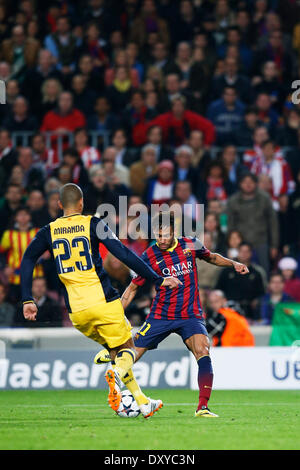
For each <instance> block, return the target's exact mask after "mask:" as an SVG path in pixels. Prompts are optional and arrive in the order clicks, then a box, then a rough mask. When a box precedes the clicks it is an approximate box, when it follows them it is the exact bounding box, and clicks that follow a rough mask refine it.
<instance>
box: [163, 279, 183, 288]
mask: <svg viewBox="0 0 300 470" xmlns="http://www.w3.org/2000/svg"><path fill="white" fill-rule="evenodd" d="M181 284H182V282H181V281H179V279H178V278H177V277H173V276H169V277H165V278H164V282H163V284H162V285H163V286H164V287H170V289H175V288H176V287H178V286H180V285H181Z"/></svg>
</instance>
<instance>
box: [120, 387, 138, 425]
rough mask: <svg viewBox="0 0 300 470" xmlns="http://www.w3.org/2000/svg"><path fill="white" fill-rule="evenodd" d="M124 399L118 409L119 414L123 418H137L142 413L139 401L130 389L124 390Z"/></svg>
mask: <svg viewBox="0 0 300 470" xmlns="http://www.w3.org/2000/svg"><path fill="white" fill-rule="evenodd" d="M121 393H122V400H121V403H120V405H119V408H118V410H117V415H118V416H120V417H121V418H136V417H137V416H138V415H139V414H140V409H139V407H138V404H137V402H136V401H135V399H134V398H133V396H132V394H131V393H130V391H129V390H123V392H121Z"/></svg>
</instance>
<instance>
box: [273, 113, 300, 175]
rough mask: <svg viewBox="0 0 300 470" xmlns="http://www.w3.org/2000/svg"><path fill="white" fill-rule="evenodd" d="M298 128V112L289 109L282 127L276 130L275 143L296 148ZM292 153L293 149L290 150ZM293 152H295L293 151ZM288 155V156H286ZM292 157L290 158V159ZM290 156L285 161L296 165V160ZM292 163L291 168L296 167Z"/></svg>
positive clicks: (299, 124) (299, 126)
mask: <svg viewBox="0 0 300 470" xmlns="http://www.w3.org/2000/svg"><path fill="white" fill-rule="evenodd" d="M299 128H300V110H299V109H297V108H291V109H289V110H288V111H287V112H286V116H285V119H284V122H283V124H282V126H280V128H279V129H278V136H277V137H276V142H277V143H278V144H279V145H280V146H283V147H297V146H298V145H299ZM291 150H292V151H293V149H291ZM294 151H295V150H294ZM288 155H289V154H288ZM291 157H292V158H291ZM293 157H294V155H293V154H290V155H289V157H287V160H289V158H291V161H292V162H293V163H294V162H295V163H296V162H297V163H298V159H297V158H296V157H294V158H293ZM295 163H294V165H293V168H294V167H295V166H296V165H295Z"/></svg>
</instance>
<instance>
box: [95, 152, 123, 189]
mask: <svg viewBox="0 0 300 470" xmlns="http://www.w3.org/2000/svg"><path fill="white" fill-rule="evenodd" d="M116 159H117V151H116V149H115V148H114V147H113V146H110V147H106V149H105V151H104V153H103V158H102V165H104V163H107V162H112V163H113V165H112V166H111V165H109V166H108V167H107V170H108V168H111V170H108V171H109V174H110V176H111V175H112V173H113V174H114V175H115V176H116V177H117V179H118V180H119V182H120V183H121V184H124V185H125V186H128V185H129V169H128V168H127V166H125V165H122V164H121V163H118V162H116Z"/></svg>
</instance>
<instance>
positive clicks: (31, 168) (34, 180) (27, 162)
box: [18, 147, 45, 191]
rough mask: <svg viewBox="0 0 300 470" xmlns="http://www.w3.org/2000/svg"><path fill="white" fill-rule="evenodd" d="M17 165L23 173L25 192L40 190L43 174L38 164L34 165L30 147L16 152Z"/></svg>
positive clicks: (21, 148)
mask: <svg viewBox="0 0 300 470" xmlns="http://www.w3.org/2000/svg"><path fill="white" fill-rule="evenodd" d="M18 165H19V166H20V167H21V169H22V171H23V187H24V188H25V189H26V191H30V190H31V189H34V188H36V189H42V188H43V184H44V176H45V175H44V172H43V167H42V165H41V163H40V162H36V163H34V161H33V152H32V149H31V147H20V148H19V152H18Z"/></svg>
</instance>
